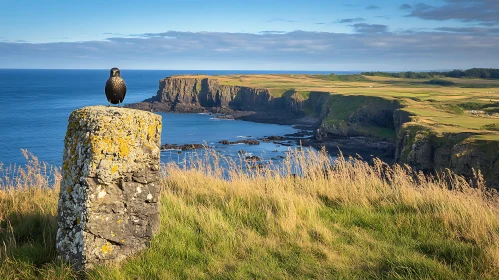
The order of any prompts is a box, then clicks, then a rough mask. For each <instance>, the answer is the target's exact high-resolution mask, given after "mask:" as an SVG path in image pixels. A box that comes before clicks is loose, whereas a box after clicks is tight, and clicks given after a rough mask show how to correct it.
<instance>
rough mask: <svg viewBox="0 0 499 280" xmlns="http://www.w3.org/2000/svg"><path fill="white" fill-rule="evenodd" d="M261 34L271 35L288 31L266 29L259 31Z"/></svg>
mask: <svg viewBox="0 0 499 280" xmlns="http://www.w3.org/2000/svg"><path fill="white" fill-rule="evenodd" d="M258 33H259V34H262V35H269V34H284V33H286V31H278V30H264V31H260V32H258Z"/></svg>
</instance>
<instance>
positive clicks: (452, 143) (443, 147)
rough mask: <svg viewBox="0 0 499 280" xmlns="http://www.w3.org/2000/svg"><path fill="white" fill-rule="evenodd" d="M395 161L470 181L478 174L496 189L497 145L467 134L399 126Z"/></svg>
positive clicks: (498, 152) (498, 173) (498, 156)
mask: <svg viewBox="0 0 499 280" xmlns="http://www.w3.org/2000/svg"><path fill="white" fill-rule="evenodd" d="M396 147H397V149H396V154H395V159H396V161H397V162H399V163H406V164H409V165H410V166H412V167H414V168H416V169H417V170H422V171H426V172H434V171H435V170H436V171H445V170H447V169H448V170H452V171H453V172H455V173H457V174H459V175H463V176H465V177H467V178H473V177H474V174H473V170H475V171H478V170H480V172H481V173H482V175H483V178H484V179H485V181H486V182H487V186H488V187H491V188H496V189H497V188H498V187H499V172H498V171H499V142H497V141H490V140H482V139H480V138H479V137H478V138H477V135H475V134H473V133H470V132H463V133H442V134H439V133H436V132H435V131H433V130H431V129H429V128H428V127H424V126H421V125H418V124H417V123H415V122H411V123H406V124H404V125H402V127H401V129H400V132H399V134H398V137H397V144H396Z"/></svg>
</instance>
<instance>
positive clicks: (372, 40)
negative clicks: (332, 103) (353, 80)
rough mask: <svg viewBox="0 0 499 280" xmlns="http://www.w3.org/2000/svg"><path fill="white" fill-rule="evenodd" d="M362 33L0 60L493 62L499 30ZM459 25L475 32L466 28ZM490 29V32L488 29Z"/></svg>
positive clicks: (100, 64) (6, 47) (167, 35)
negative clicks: (486, 31)
mask: <svg viewBox="0 0 499 280" xmlns="http://www.w3.org/2000/svg"><path fill="white" fill-rule="evenodd" d="M354 28H355V30H356V31H357V32H358V33H357V34H345V33H331V32H307V31H294V32H288V33H282V32H280V31H262V32H260V33H259V34H253V33H225V32H179V31H167V32H161V33H146V34H141V35H142V36H136V37H130V36H127V37H111V38H109V39H107V40H103V41H88V42H67V43H45V44H30V43H7V42H0V65H2V66H3V67H28V68H31V67H35V68H37V67H38V68H47V67H56V68H68V67H69V68H75V67H76V68H108V67H109V65H113V66H114V65H119V66H120V67H123V68H148V69H151V68H156V69H158V68H159V69H186V68H187V69H189V68H190V69H207V68H213V69H221V68H226V69H310V70H328V69H329V70H333V69H334V70H338V69H342V70H349V69H366V70H399V69H402V70H403V69H418V68H419V69H432V68H433V69H435V68H469V67H493V66H494V63H495V61H499V51H498V49H497V46H498V45H499V36H498V35H494V34H491V33H483V32H482V33H477V32H476V31H477V30H475V33H473V30H450V29H445V28H442V30H438V31H433V32H412V33H408V32H403V33H392V32H387V27H386V26H384V25H376V24H365V23H357V24H356V26H355V25H354ZM459 31H470V32H471V33H469V32H464V33H463V32H459ZM482 31H483V30H482Z"/></svg>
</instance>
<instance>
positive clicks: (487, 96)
mask: <svg viewBox="0 0 499 280" xmlns="http://www.w3.org/2000/svg"><path fill="white" fill-rule="evenodd" d="M177 78H216V79H217V80H219V82H220V83H221V84H223V85H232V86H247V87H253V88H266V89H269V91H270V93H271V94H272V95H273V96H274V97H279V96H281V95H282V94H283V93H285V92H287V91H288V90H291V89H293V90H294V91H296V92H297V93H298V94H299V95H301V96H302V97H303V98H304V99H306V98H308V97H309V95H310V92H330V93H333V94H340V95H345V96H370V97H382V98H385V99H389V100H399V101H401V104H402V105H403V107H404V110H406V111H407V112H410V113H412V114H414V115H415V117H414V122H416V123H417V124H419V125H423V126H426V127H428V128H430V129H432V130H434V131H435V132H437V133H445V132H459V133H461V132H473V133H476V134H477V135H475V136H474V137H473V139H488V140H490V139H493V140H499V134H498V133H497V131H498V130H499V114H498V113H499V80H487V79H466V78H438V79H409V78H395V77H382V76H364V75H269V74H265V75H230V76H200V75H195V76H178V77H177Z"/></svg>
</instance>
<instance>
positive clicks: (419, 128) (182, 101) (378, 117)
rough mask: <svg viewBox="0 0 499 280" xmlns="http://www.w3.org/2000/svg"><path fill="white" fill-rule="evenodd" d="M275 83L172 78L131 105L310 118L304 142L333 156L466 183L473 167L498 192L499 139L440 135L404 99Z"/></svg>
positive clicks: (268, 118)
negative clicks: (310, 132) (442, 174)
mask: <svg viewBox="0 0 499 280" xmlns="http://www.w3.org/2000/svg"><path fill="white" fill-rule="evenodd" d="M271 78H272V77H270V78H269V79H271ZM300 79H304V78H303V77H300ZM261 84H264V83H261ZM278 86H279V89H284V90H283V91H284V92H283V93H281V94H272V92H271V91H270V90H269V89H266V88H258V87H250V86H240V85H238V82H237V81H235V80H234V78H232V79H231V80H229V82H228V81H227V80H225V81H224V84H221V83H220V82H219V80H218V79H216V78H209V77H208V78H206V77H200V78H195V77H188V78H186V77H169V78H165V79H163V80H161V81H160V84H159V90H158V92H157V94H156V96H154V97H152V98H150V99H148V100H145V101H144V102H142V103H138V104H133V105H131V106H132V107H133V108H139V109H144V110H153V111H166V112H170V111H177V112H207V111H208V112H214V113H225V114H233V115H234V116H235V117H236V118H239V119H244V120H250V121H260V122H270V123H283V124H284V123H288V124H296V123H297V122H298V121H299V120H300V119H301V118H303V117H308V118H309V119H312V120H315V121H316V122H315V124H314V125H315V128H316V132H315V139H313V140H311V141H309V143H308V144H314V145H316V146H322V145H324V146H326V148H328V150H329V151H330V152H333V153H336V152H337V151H338V147H339V148H340V149H341V150H342V151H343V152H346V154H351V155H355V154H357V153H359V154H360V155H362V156H364V155H370V156H372V155H374V156H378V157H381V158H382V159H383V160H387V161H389V162H393V161H395V162H398V163H400V164H409V165H411V166H413V167H415V168H416V169H419V170H423V171H426V172H434V171H435V170H445V169H446V168H449V169H450V170H452V171H454V172H456V173H457V174H460V175H465V176H466V177H469V178H471V177H472V175H473V174H472V173H473V171H472V168H474V169H475V170H478V169H480V170H481V172H482V174H483V175H484V178H485V179H486V181H487V182H488V185H489V186H491V187H498V183H499V162H498V159H499V149H498V148H499V144H498V143H499V142H498V141H491V140H485V139H482V140H480V139H479V137H478V138H477V135H478V134H477V133H459V132H458V133H450V132H449V133H437V132H436V131H435V130H434V129H433V128H432V127H431V126H429V125H426V124H425V125H423V124H422V122H421V121H420V120H417V118H415V114H414V113H411V112H410V110H407V109H406V107H407V102H406V99H404V98H397V97H390V96H371V95H352V94H335V93H330V92H325V91H309V92H303V91H297V90H295V89H289V87H288V89H286V87H285V86H281V85H280V84H279V85H278ZM274 87H275V85H274ZM380 95H382V94H380ZM411 102H413V101H411ZM338 139H340V140H338Z"/></svg>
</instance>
